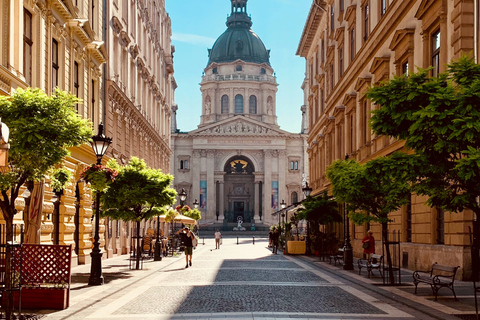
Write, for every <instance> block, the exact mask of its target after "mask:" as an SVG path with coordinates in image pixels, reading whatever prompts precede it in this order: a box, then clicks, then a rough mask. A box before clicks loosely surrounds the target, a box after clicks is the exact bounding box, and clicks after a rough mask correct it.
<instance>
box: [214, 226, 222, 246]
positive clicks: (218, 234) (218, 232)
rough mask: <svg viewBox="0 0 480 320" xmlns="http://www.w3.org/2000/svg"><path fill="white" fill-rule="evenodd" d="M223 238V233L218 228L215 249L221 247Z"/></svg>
mask: <svg viewBox="0 0 480 320" xmlns="http://www.w3.org/2000/svg"><path fill="white" fill-rule="evenodd" d="M221 240H222V234H221V233H220V231H218V229H217V232H215V249H220V241H221Z"/></svg>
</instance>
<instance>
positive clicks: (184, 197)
mask: <svg viewBox="0 0 480 320" xmlns="http://www.w3.org/2000/svg"><path fill="white" fill-rule="evenodd" d="M178 196H179V197H180V205H181V206H183V204H184V203H185V200H187V192H186V191H185V189H184V188H182V191H180V193H179V194H178Z"/></svg>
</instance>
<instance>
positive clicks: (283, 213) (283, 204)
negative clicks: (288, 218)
mask: <svg viewBox="0 0 480 320" xmlns="http://www.w3.org/2000/svg"><path fill="white" fill-rule="evenodd" d="M286 206H287V204H286V203H285V200H283V199H282V202H280V208H282V220H283V228H284V230H283V232H285V212H283V210H285V208H286Z"/></svg>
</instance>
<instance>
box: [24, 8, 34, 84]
mask: <svg viewBox="0 0 480 320" xmlns="http://www.w3.org/2000/svg"><path fill="white" fill-rule="evenodd" d="M32 51H33V41H32V14H31V13H30V12H29V11H28V10H26V9H23V72H24V74H25V82H26V83H28V84H31V83H32Z"/></svg>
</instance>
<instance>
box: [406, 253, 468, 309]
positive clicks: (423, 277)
mask: <svg viewBox="0 0 480 320" xmlns="http://www.w3.org/2000/svg"><path fill="white" fill-rule="evenodd" d="M459 268H460V267H451V266H443V265H440V264H437V263H436V262H435V263H434V264H433V265H432V269H431V270H430V271H427V272H422V271H414V272H413V284H414V285H415V294H416V293H417V286H418V284H419V283H426V284H428V285H430V287H431V288H432V291H433V293H434V294H435V301H437V295H438V290H440V289H441V288H444V287H445V288H449V289H450V290H452V292H453V297H454V298H455V300H457V295H456V294H455V289H454V288H453V283H454V281H455V275H456V274H457V270H458V269H459Z"/></svg>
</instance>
